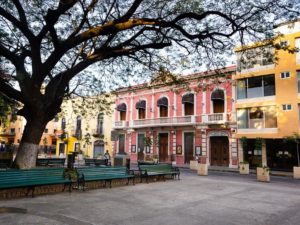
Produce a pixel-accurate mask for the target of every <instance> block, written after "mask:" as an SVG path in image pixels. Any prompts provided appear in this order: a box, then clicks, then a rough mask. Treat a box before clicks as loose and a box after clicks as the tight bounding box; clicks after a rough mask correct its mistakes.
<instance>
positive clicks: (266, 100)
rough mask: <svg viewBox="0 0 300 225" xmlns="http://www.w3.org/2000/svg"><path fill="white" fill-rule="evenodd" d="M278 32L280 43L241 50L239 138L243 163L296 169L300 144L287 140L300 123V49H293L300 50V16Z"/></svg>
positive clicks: (238, 73)
mask: <svg viewBox="0 0 300 225" xmlns="http://www.w3.org/2000/svg"><path fill="white" fill-rule="evenodd" d="M274 32H275V34H276V35H278V38H276V39H275V43H271V42H268V41H266V42H264V43H259V44H256V45H253V46H251V47H247V48H243V49H242V48H241V49H239V50H237V58H238V68H237V74H236V88H237V100H236V108H237V121H238V129H237V134H236V136H237V137H238V138H240V139H239V149H240V151H239V160H240V161H245V160H246V161H249V163H250V166H257V165H259V164H262V165H267V166H269V167H271V169H279V170H291V169H292V167H293V166H294V165H296V164H297V161H298V159H297V152H296V144H295V143H293V142H286V141H285V140H286V136H291V135H293V134H295V133H296V134H299V127H300V123H299V115H300V113H299V111H300V52H293V50H295V49H296V48H299V49H300V20H297V21H294V22H288V23H283V24H280V25H278V26H277V27H276V28H275V29H274ZM279 46H280V48H278V47H279ZM245 49H246V50H245ZM284 49H285V50H284ZM287 49H290V50H292V51H288V50H287ZM243 148H244V149H243Z"/></svg>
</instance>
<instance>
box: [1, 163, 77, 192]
mask: <svg viewBox="0 0 300 225" xmlns="http://www.w3.org/2000/svg"><path fill="white" fill-rule="evenodd" d="M0 181H1V182H0V190H4V189H12V188H27V193H26V196H27V195H28V194H29V192H30V190H31V191H32V197H33V196H34V189H35V187H38V186H45V185H56V184H63V185H64V187H63V190H62V191H64V190H65V188H66V186H69V192H71V187H72V186H71V184H72V181H71V177H70V176H69V175H68V174H66V173H65V170H64V168H33V169H24V170H18V169H11V170H7V171H0Z"/></svg>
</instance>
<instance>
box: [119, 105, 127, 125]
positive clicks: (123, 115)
mask: <svg viewBox="0 0 300 225" xmlns="http://www.w3.org/2000/svg"><path fill="white" fill-rule="evenodd" d="M117 111H119V112H120V121H125V120H126V111H127V106H126V104H125V103H121V104H119V105H118V106H117Z"/></svg>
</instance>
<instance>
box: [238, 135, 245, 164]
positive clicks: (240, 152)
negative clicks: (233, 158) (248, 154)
mask: <svg viewBox="0 0 300 225" xmlns="http://www.w3.org/2000/svg"><path fill="white" fill-rule="evenodd" d="M237 142H238V156H239V163H241V162H244V148H243V142H241V140H240V139H237Z"/></svg>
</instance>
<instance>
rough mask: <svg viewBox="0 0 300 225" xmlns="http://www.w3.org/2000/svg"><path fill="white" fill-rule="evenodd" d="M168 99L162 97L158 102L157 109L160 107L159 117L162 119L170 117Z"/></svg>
mask: <svg viewBox="0 0 300 225" xmlns="http://www.w3.org/2000/svg"><path fill="white" fill-rule="evenodd" d="M168 105H169V102H168V99H167V98H166V97H162V98H160V99H158V100H157V107H159V115H160V117H168Z"/></svg>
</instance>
